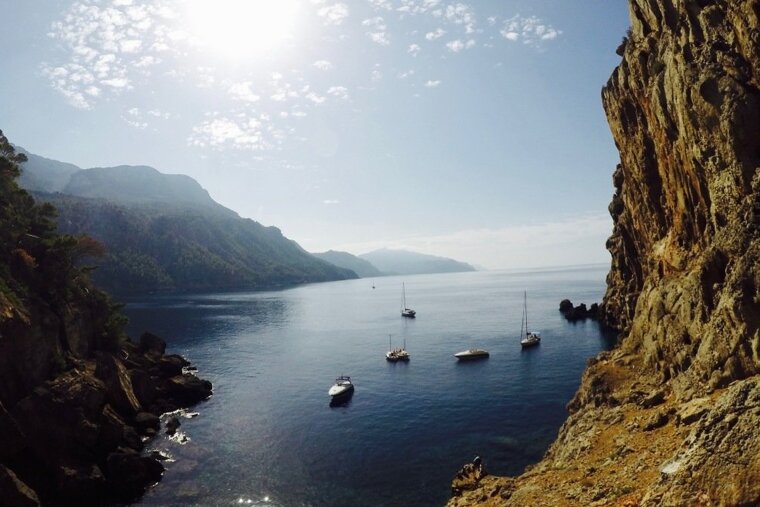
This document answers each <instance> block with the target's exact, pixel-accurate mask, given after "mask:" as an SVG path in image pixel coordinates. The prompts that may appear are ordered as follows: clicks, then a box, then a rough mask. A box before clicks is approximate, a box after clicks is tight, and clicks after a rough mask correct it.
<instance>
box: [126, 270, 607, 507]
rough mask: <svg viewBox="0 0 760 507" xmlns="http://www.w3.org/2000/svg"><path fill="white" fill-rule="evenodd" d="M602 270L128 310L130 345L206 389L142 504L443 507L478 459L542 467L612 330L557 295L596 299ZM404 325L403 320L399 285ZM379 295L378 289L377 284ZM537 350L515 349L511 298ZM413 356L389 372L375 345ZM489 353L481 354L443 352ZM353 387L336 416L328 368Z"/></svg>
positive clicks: (408, 280)
mask: <svg viewBox="0 0 760 507" xmlns="http://www.w3.org/2000/svg"><path fill="white" fill-rule="evenodd" d="M607 269H608V267H607V266H585V267H575V268H562V269H547V270H541V271H520V272H518V271H511V272H507V271H503V272H492V271H490V272H489V271H487V272H474V273H457V274H439V275H417V276H406V277H403V278H401V277H385V278H376V279H360V280H350V281H343V282H332V283H322V284H314V285H307V286H301V287H297V288H293V289H287V290H281V291H271V292H249V293H235V294H208V295H180V296H156V297H151V298H150V299H143V300H139V301H130V302H129V303H128V305H127V307H126V312H127V314H128V315H129V317H130V321H131V322H130V334H131V335H132V336H138V335H139V334H140V333H141V332H143V331H144V330H151V331H152V332H154V333H156V334H159V335H161V336H163V337H164V338H165V339H166V341H167V342H168V348H169V349H170V351H171V352H174V353H179V354H182V355H184V356H186V357H187V358H188V359H189V360H191V361H192V362H193V364H195V365H197V366H198V368H199V369H200V372H199V374H200V375H201V376H203V377H204V378H208V379H209V380H211V381H212V382H213V384H214V393H215V394H214V396H213V397H212V398H211V399H210V400H209V401H207V402H204V403H201V404H200V405H198V406H197V407H196V408H195V410H197V411H198V412H199V414H200V415H198V416H197V417H193V418H183V419H182V426H181V428H180V430H181V432H182V433H183V434H184V435H186V436H187V437H188V438H189V442H187V443H186V444H184V445H181V444H180V443H178V442H177V441H174V440H168V439H165V438H164V437H159V438H158V439H156V441H154V442H153V444H152V445H153V448H157V449H160V450H162V451H165V452H167V453H168V454H169V455H171V456H172V457H173V459H175V460H176V461H173V462H169V463H168V464H167V471H166V473H165V476H164V479H163V481H162V482H161V483H160V484H159V485H158V486H156V487H155V488H153V489H152V490H150V491H149V492H148V493H147V494H146V495H145V496H144V497H143V498H142V499H141V500H140V501H139V502H138V504H139V505H204V506H207V505H239V504H244V505H272V506H299V505H303V506H307V505H308V506H328V505H329V506H357V505H367V506H401V505H415V506H426V505H431V506H432V505H442V504H443V503H445V501H446V499H447V498H448V496H449V484H450V481H451V479H452V478H453V475H454V474H455V473H456V471H457V469H458V468H459V467H460V466H461V465H462V464H464V463H465V462H467V461H469V460H471V459H472V458H473V457H474V456H475V455H477V454H480V455H481V456H482V457H483V459H484V462H485V464H486V468H487V469H488V470H489V471H490V472H492V473H495V474H499V475H511V474H518V473H520V472H521V471H522V470H523V469H524V467H525V466H526V465H528V464H530V463H533V462H535V461H538V460H539V459H540V458H541V456H542V455H543V453H544V452H545V451H546V449H547V447H548V445H549V444H550V443H551V441H552V440H553V439H554V437H555V436H556V434H557V431H558V429H559V427H560V425H561V424H562V422H563V421H564V419H565V417H566V410H565V405H566V404H567V402H568V401H569V400H570V399H571V398H572V396H573V394H574V392H575V390H576V389H577V386H578V385H579V382H580V377H581V373H582V371H583V368H584V366H585V363H586V360H587V359H588V358H590V357H592V356H594V355H595V354H597V353H598V352H599V351H601V350H607V349H609V348H610V347H611V346H612V345H613V343H614V338H615V337H614V335H609V334H605V333H603V332H601V331H600V329H599V326H598V325H597V323H595V322H591V321H586V322H578V323H569V322H567V321H565V320H564V318H563V317H562V316H561V315H560V313H559V312H558V305H559V302H560V300H562V299H564V298H569V299H571V300H572V301H573V302H574V303H575V304H578V303H581V302H585V303H586V304H590V303H593V302H598V301H601V298H602V296H603V294H604V289H605V282H604V279H605V274H606V272H607ZM402 281H403V282H405V284H406V291H407V301H408V304H409V306H410V307H411V308H414V309H415V310H417V315H418V317H417V319H415V320H409V319H403V318H402V317H401V316H400V313H399V307H400V299H401V283H402ZM373 283H374V285H375V287H376V288H375V289H373V288H372V285H373ZM524 290H527V293H528V313H529V322H530V327H531V329H532V330H537V331H541V333H542V343H541V345H540V346H539V347H537V348H534V349H529V350H525V351H523V350H521V348H520V345H519V334H520V319H521V315H522V302H523V291H524ZM389 334H392V335H393V343H394V345H401V344H402V341H403V340H404V339H406V346H407V349H408V350H409V352H410V353H411V361H410V362H409V363H408V364H405V363H395V364H393V363H388V362H386V361H385V358H384V354H385V352H386V351H387V349H388V341H389V337H388V335H389ZM471 347H480V348H484V349H486V350H488V351H490V353H491V357H490V358H489V359H486V360H483V361H478V362H470V363H458V362H457V361H456V360H455V359H454V357H453V354H454V353H455V352H458V351H461V350H464V349H467V348H471ZM340 374H346V375H351V377H352V379H353V381H354V383H355V385H356V390H355V394H354V396H353V397H352V399H351V400H350V401H349V402H348V403H347V404H346V405H344V406H340V407H331V406H330V400H329V396H328V395H327V390H328V388H329V387H330V385H331V384H332V382H333V380H334V378H335V377H336V376H337V375H340Z"/></svg>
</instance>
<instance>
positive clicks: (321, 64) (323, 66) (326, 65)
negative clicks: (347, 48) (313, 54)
mask: <svg viewBox="0 0 760 507" xmlns="http://www.w3.org/2000/svg"><path fill="white" fill-rule="evenodd" d="M312 66H314V67H315V68H317V69H319V70H330V69H332V68H333V64H332V63H330V62H328V61H327V60H317V61H316V62H314V63H313V64H312Z"/></svg>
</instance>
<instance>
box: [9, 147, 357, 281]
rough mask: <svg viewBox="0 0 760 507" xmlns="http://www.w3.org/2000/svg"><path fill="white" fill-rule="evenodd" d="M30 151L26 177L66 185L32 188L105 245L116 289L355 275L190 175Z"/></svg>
mask: <svg viewBox="0 0 760 507" xmlns="http://www.w3.org/2000/svg"><path fill="white" fill-rule="evenodd" d="M28 156H29V157H30V159H31V162H33V163H30V162H26V163H24V164H23V165H22V169H23V170H24V171H25V172H26V174H25V175H24V176H25V181H27V182H33V184H34V187H32V188H37V189H45V188H52V189H60V191H56V192H42V191H38V192H34V193H33V194H34V196H35V198H36V199H37V200H38V201H40V202H48V203H51V204H53V205H54V206H55V207H56V208H57V209H58V224H59V226H60V228H61V230H62V231H63V232H65V233H68V234H86V235H89V236H91V237H93V238H95V239H97V240H98V241H100V242H102V243H103V245H104V247H105V253H104V255H103V256H102V258H100V259H98V260H97V261H96V265H97V266H98V268H97V270H96V271H95V272H94V273H93V274H92V278H93V280H94V281H95V282H96V283H97V285H98V286H100V287H102V288H104V289H107V290H109V291H111V292H114V293H117V294H121V295H126V294H142V293H149V292H154V291H209V290H247V289H260V288H270V287H278V286H284V285H293V284H298V283H306V282H322V281H329V280H342V279H347V278H356V274H355V273H354V272H353V271H351V270H349V269H342V268H338V267H336V266H334V265H333V264H330V263H329V262H326V261H322V260H319V259H317V258H315V257H314V256H312V255H311V254H309V253H307V252H306V251H305V250H303V249H302V248H301V247H300V246H299V245H298V244H297V243H296V242H294V241H292V240H289V239H288V238H286V237H284V236H283V235H282V233H281V232H280V230H279V229H277V228H276V227H265V226H263V225H261V224H259V223H258V222H256V221H254V220H250V219H244V218H241V217H240V216H238V215H237V213H235V212H234V211H232V210H230V209H228V208H225V207H224V206H222V205H220V204H219V203H217V202H216V201H214V200H213V199H212V198H211V197H210V196H209V194H208V192H207V191H206V190H205V189H203V188H202V187H201V186H200V185H199V184H198V182H197V181H195V180H194V179H192V178H190V177H188V176H184V175H167V174H163V173H160V172H159V171H157V170H156V169H153V168H151V167H145V166H119V167H110V168H95V169H83V170H82V169H78V168H77V167H76V166H71V165H69V164H63V163H62V162H58V161H55V160H50V159H45V158H43V157H37V156H35V155H32V154H29V155H28ZM71 168H74V169H75V170H71ZM64 176H65V177H67V178H68V181H66V182H62V178H63V177H64ZM64 183H65V184H64Z"/></svg>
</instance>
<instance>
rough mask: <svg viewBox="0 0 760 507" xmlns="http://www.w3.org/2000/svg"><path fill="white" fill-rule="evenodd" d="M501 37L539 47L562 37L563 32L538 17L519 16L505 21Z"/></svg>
mask: <svg viewBox="0 0 760 507" xmlns="http://www.w3.org/2000/svg"><path fill="white" fill-rule="evenodd" d="M500 33H501V36H502V37H504V38H505V39H507V40H509V41H512V42H522V43H523V44H526V45H532V46H539V45H540V44H541V43H542V42H545V41H551V40H554V39H556V38H557V37H559V36H560V35H562V31H561V30H557V29H556V28H554V27H553V26H551V25H549V24H547V23H545V22H544V21H543V20H541V19H540V18H538V17H536V16H529V17H522V16H520V15H519V14H518V15H516V16H513V17H511V18H509V19H507V20H505V21H504V25H503V27H502V29H501V30H500Z"/></svg>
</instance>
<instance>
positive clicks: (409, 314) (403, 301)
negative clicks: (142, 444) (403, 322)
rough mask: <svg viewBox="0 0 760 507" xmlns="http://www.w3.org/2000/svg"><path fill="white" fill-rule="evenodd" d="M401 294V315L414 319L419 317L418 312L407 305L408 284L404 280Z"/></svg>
mask: <svg viewBox="0 0 760 507" xmlns="http://www.w3.org/2000/svg"><path fill="white" fill-rule="evenodd" d="M401 294H402V296H401V316H402V317H408V318H410V319H414V318H415V317H417V312H415V311H414V310H412V309H411V308H409V307H408V306H406V285H404V283H403V282H402V283H401Z"/></svg>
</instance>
